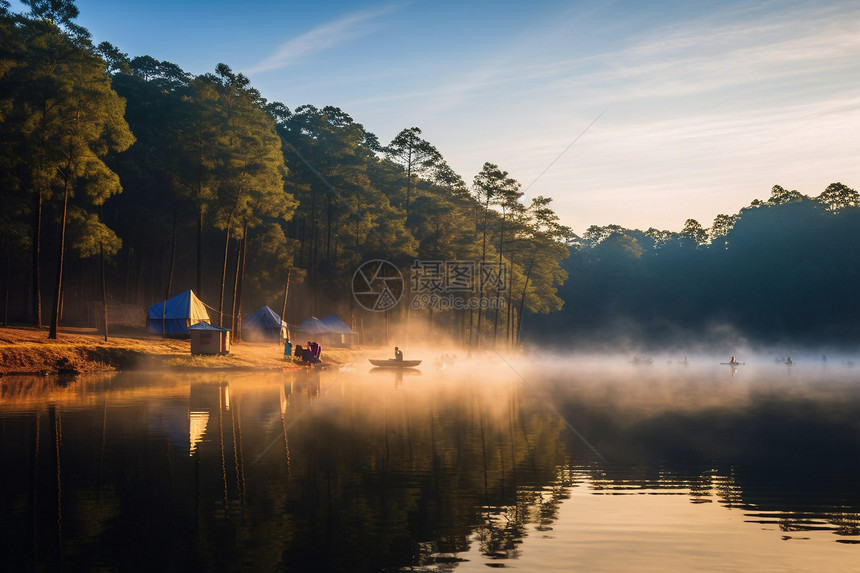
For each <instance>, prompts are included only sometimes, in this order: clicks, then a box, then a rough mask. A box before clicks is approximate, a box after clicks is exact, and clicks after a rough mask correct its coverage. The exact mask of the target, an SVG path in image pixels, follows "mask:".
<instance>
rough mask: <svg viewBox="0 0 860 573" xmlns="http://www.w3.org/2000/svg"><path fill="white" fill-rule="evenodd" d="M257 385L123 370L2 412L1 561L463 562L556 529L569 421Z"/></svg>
mask: <svg viewBox="0 0 860 573" xmlns="http://www.w3.org/2000/svg"><path fill="white" fill-rule="evenodd" d="M263 378H265V379H262V378H261V377H259V376H258V377H256V379H254V378H251V379H248V380H239V381H237V380H235V379H232V380H229V381H228V380H227V379H225V378H223V376H221V375H216V376H204V377H202V378H200V377H193V378H188V379H186V380H184V381H180V382H177V381H176V380H175V379H174V380H166V379H165V380H162V379H161V378H157V377H156V378H152V377H150V378H143V379H140V378H134V377H130V376H126V375H119V376H117V377H115V378H114V379H113V380H110V381H107V382H105V383H103V384H101V385H99V386H98V387H97V385H89V386H84V385H78V384H77V383H74V384H72V385H71V386H70V387H69V388H68V389H67V390H64V391H63V393H61V394H56V395H57V396H60V395H61V396H62V400H63V402H60V403H55V405H53V406H51V410H50V411H49V410H47V409H45V407H44V406H41V405H39V398H38V394H39V393H38V392H36V391H35V390H32V389H31V390H28V392H26V393H25V394H26V395H25V396H23V397H21V400H22V401H25V402H26V403H27V404H28V406H27V407H26V408H25V409H24V410H25V411H23V412H22V413H20V414H16V415H15V416H14V417H11V418H10V417H8V416H7V415H6V414H7V406H8V407H9V408H11V409H13V410H14V409H15V408H16V406H15V404H14V403H11V402H10V403H3V404H2V405H0V417H2V421H3V424H2V434H0V447H2V451H0V455H2V457H3V461H4V471H3V472H2V473H0V476H2V477H0V481H2V486H3V487H2V489H0V511H2V512H3V513H2V514H3V515H4V520H3V525H2V526H0V535H2V537H0V538H2V539H3V541H2V542H0V544H2V547H3V549H7V548H11V547H15V548H16V549H15V551H9V552H7V555H9V557H8V561H7V563H9V564H11V566H12V568H13V569H15V567H16V566H21V567H24V568H26V567H25V565H26V566H35V567H36V568H48V569H60V568H63V567H66V566H68V567H71V568H79V569H86V568H88V567H92V566H93V563H97V564H99V566H101V567H104V568H106V569H118V570H240V569H241V570H253V571H287V570H297V571H300V570H316V571H341V570H345V571H376V570H380V569H383V568H386V567H393V568H399V567H403V566H408V565H412V566H422V565H428V566H429V565H434V566H437V567H442V568H444V567H449V566H451V567H453V566H454V565H455V564H456V562H457V557H456V553H460V552H463V551H466V550H467V549H468V548H469V546H470V544H471V543H472V542H473V541H474V540H476V539H477V540H479V543H480V547H481V550H482V551H483V552H484V553H485V554H486V555H488V556H491V557H493V556H497V557H514V556H516V555H517V554H518V549H517V548H518V546H519V542H520V540H521V539H522V538H523V537H524V536H525V532H526V530H527V525H528V524H540V525H541V526H542V527H548V526H549V525H550V523H551V522H552V521H553V520H554V519H555V518H556V515H557V511H558V505H559V503H560V501H561V499H563V497H564V496H565V495H566V494H565V492H566V489H567V487H568V486H569V484H570V477H569V474H568V473H563V472H562V473H560V471H559V470H557V469H556V468H558V467H560V466H562V465H563V463H564V460H565V457H566V450H565V448H564V445H563V443H561V442H560V441H559V440H558V435H559V432H560V431H562V429H563V426H562V422H561V420H559V419H558V418H557V417H555V416H554V415H551V414H549V413H546V412H540V411H534V410H535V409H534V408H532V405H531V404H524V403H522V400H523V399H522V397H517V396H515V395H512V396H511V395H508V394H507V393H504V392H496V393H495V394H492V395H491V394H487V393H485V392H483V391H481V390H477V389H476V390H474V391H473V392H472V393H471V394H469V393H468V392H467V393H466V395H465V397H463V395H459V394H458V395H456V396H455V395H453V394H448V393H446V392H441V391H440V392H432V391H431V392H428V393H427V394H426V395H424V396H420V397H416V396H415V395H411V394H409V391H410V388H411V387H414V386H415V385H413V386H410V384H404V385H403V386H401V387H399V388H392V387H390V386H388V385H385V388H384V389H379V386H378V385H377V384H376V383H375V382H373V383H371V384H370V385H369V386H368V388H365V389H360V390H358V391H355V392H352V391H350V386H349V385H347V384H343V386H342V387H341V388H339V393H338V394H337V395H336V396H331V397H329V395H327V394H326V393H325V392H321V387H320V380H319V377H318V375H317V377H316V378H315V379H313V378H307V377H304V376H296V377H289V376H283V377H282V376H272V377H263ZM183 388H184V391H182V389H183ZM66 392H72V393H77V395H78V396H77V398H71V397H67V394H66ZM329 392H331V391H329ZM127 397H128V398H129V399H127ZM42 398H44V395H42ZM66 402H68V403H69V404H74V407H73V408H66V407H65V406H63V404H64V403H66ZM33 411H38V412H40V413H38V414H33V413H32V412H33ZM192 411H193V412H196V413H198V414H201V415H202V414H203V413H206V414H208V418H207V419H206V423H205V427H203V426H200V427H197V428H196V430H194V429H193V428H192V421H191V415H190V413H191V412H192ZM200 419H202V418H200ZM183 424H184V425H183ZM201 427H202V428H203V429H202V430H201ZM183 428H184V429H183ZM60 429H61V430H62V432H61V433H60ZM177 429H179V430H181V431H177ZM193 431H194V432H196V433H195V435H194V436H192V432H193ZM183 432H184V433H183ZM194 440H197V441H196V443H195V447H194V449H193V450H192V447H191V446H192V442H193V441H194ZM60 466H61V467H62V472H60V471H59V468H60ZM25 500H28V501H25ZM60 515H61V516H62V521H61V522H60V521H59V520H58V516H60ZM27 516H29V518H28V517H27ZM18 522H20V523H25V522H26V523H28V524H29V525H28V526H27V527H25V528H16V527H13V526H12V525H11V524H14V523H18ZM58 523H61V524H62V529H61V532H58Z"/></svg>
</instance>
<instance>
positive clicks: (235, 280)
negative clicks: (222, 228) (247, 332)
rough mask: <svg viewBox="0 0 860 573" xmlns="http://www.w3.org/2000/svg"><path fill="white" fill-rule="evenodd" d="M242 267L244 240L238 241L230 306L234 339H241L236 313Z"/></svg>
mask: <svg viewBox="0 0 860 573" xmlns="http://www.w3.org/2000/svg"><path fill="white" fill-rule="evenodd" d="M241 265H242V240H240V239H236V272H235V273H234V274H233V302H232V304H231V305H230V329H231V330H232V331H233V339H234V340H237V339H238V338H239V332H238V331H237V325H236V320H237V319H238V317H239V315H238V314H237V313H236V307H237V306H238V297H239V267H240V266H241Z"/></svg>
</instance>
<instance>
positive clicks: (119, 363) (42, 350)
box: [0, 327, 359, 376]
mask: <svg viewBox="0 0 860 573" xmlns="http://www.w3.org/2000/svg"><path fill="white" fill-rule="evenodd" d="M104 338H105V337H104V334H101V333H98V332H97V331H95V330H94V329H86V328H62V327H61V328H60V330H59V332H58V335H57V339H56V340H50V339H49V338H48V329H47V328H43V329H37V328H33V327H0V376H6V375H12V374H37V375H48V374H64V373H69V374H75V373H83V372H99V371H109V370H133V369H156V368H169V369H248V370H277V369H284V368H301V367H302V366H299V365H297V364H294V363H293V362H292V360H291V359H290V360H285V359H284V356H283V347H281V346H280V345H279V344H277V343H251V342H237V343H234V344H232V345H231V347H230V353H229V354H228V355H225V356H191V343H190V341H189V340H188V339H175V338H161V337H160V336H158V335H155V334H151V333H149V332H148V331H147V330H145V329H144V328H139V329H137V328H116V329H112V330H110V331H109V336H108V340H107V341H105V339H104ZM358 352H359V351H357V350H351V349H324V352H323V361H324V363H328V364H341V363H346V362H349V361H351V360H352V358H353V357H354V356H355V355H356V354H357V353H358Z"/></svg>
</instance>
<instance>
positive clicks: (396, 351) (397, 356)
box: [394, 346, 403, 362]
mask: <svg viewBox="0 0 860 573" xmlns="http://www.w3.org/2000/svg"><path fill="white" fill-rule="evenodd" d="M394 359H395V360H396V361H398V362H403V351H402V350H400V349H399V348H397V347H396V346H395V347H394Z"/></svg>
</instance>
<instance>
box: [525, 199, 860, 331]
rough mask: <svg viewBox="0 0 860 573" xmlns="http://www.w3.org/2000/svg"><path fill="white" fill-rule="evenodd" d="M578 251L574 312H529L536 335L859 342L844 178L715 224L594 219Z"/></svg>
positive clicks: (852, 223)
mask: <svg viewBox="0 0 860 573" xmlns="http://www.w3.org/2000/svg"><path fill="white" fill-rule="evenodd" d="M570 251H571V256H570V258H569V259H568V260H567V261H565V263H564V267H565V269H566V270H567V272H568V274H569V277H570V278H569V279H568V281H567V282H566V283H565V284H564V286H563V287H562V288H561V290H560V291H559V296H561V297H562V298H563V299H564V301H565V306H564V309H563V310H562V311H561V312H557V313H553V314H552V315H550V316H549V317H548V318H546V317H542V318H541V319H540V320H539V321H537V320H534V319H529V317H527V322H526V327H525V328H526V329H527V331H528V333H529V336H530V337H533V338H539V339H542V340H544V341H548V340H550V339H551V341H553V342H557V343H560V344H564V345H571V344H574V345H579V346H584V347H601V348H602V347H607V348H631V347H633V348H635V347H636V346H637V345H645V346H650V347H652V348H663V347H670V346H671V347H673V348H678V347H680V348H692V347H694V346H695V344H696V343H697V342H698V341H703V342H708V341H711V342H726V343H728V346H729V347H732V345H733V344H741V343H743V342H750V343H755V342H762V343H798V344H804V345H812V346H815V345H825V344H826V345H838V346H846V347H856V344H857V343H858V342H860V198H858V193H857V191H855V190H854V189H851V188H849V187H847V186H846V185H843V184H841V183H833V184H831V185H830V186H828V187H827V189H825V190H824V191H823V192H822V193H821V194H820V195H819V196H817V197H814V198H813V197H808V196H806V195H803V194H801V193H798V192H797V191H789V190H786V189H784V188H782V187H780V186H775V187H774V188H773V189H772V192H771V197H770V198H769V199H768V200H767V201H764V202H763V201H754V202H753V203H752V204H751V205H749V206H748V207H745V208H743V209H741V210H740V212H738V213H737V214H735V215H720V216H718V217H717V218H716V219H715V221H714V223H713V225H712V226H711V227H710V228H708V229H704V228H702V226H701V225H700V224H699V223H698V222H696V221H694V220H688V221H687V224H686V225H685V227H684V229H683V230H682V231H681V232H679V233H672V232H667V231H659V230H656V229H648V230H647V231H639V230H631V229H624V228H621V227H618V226H607V227H591V228H589V229H588V230H587V232H586V233H585V234H584V235H583V237H581V238H580V239H579V240H577V241H575V242H574V244H573V245H572V246H571V249H570ZM550 333H551V334H550Z"/></svg>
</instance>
